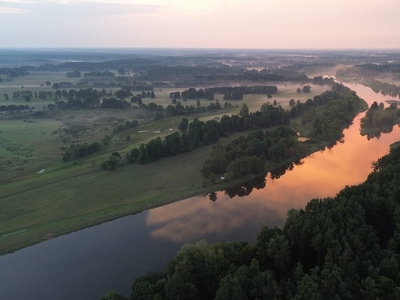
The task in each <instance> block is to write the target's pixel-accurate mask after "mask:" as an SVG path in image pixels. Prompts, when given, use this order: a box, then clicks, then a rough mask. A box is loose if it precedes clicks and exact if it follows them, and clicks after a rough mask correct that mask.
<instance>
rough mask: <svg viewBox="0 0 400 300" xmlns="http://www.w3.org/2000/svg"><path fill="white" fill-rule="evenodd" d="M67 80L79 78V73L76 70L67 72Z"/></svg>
mask: <svg viewBox="0 0 400 300" xmlns="http://www.w3.org/2000/svg"><path fill="white" fill-rule="evenodd" d="M67 77H68V78H79V77H81V72H80V71H78V70H75V71H70V72H67Z"/></svg>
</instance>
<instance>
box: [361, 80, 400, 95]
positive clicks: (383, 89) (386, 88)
mask: <svg viewBox="0 0 400 300" xmlns="http://www.w3.org/2000/svg"><path fill="white" fill-rule="evenodd" d="M365 83H366V85H368V86H369V87H370V88H371V89H372V90H373V91H374V92H375V93H381V94H382V95H384V96H387V95H389V96H391V97H397V96H399V98H400V86H397V85H395V84H392V83H387V82H381V81H379V80H376V79H370V80H367V81H365Z"/></svg>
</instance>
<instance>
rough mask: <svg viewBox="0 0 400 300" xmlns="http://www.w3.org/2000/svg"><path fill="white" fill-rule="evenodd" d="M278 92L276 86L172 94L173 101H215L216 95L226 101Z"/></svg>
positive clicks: (226, 87)
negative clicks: (219, 95) (248, 95)
mask: <svg viewBox="0 0 400 300" xmlns="http://www.w3.org/2000/svg"><path fill="white" fill-rule="evenodd" d="M277 92H278V88H277V87H276V86H262V85H261V86H234V87H232V86H225V87H212V88H205V89H198V90H196V88H189V89H187V90H184V91H183V92H179V91H177V92H171V93H170V94H169V97H170V98H171V99H181V98H182V99H186V100H187V99H207V100H214V94H223V95H224V100H241V99H243V95H244V94H265V95H273V94H276V93H277Z"/></svg>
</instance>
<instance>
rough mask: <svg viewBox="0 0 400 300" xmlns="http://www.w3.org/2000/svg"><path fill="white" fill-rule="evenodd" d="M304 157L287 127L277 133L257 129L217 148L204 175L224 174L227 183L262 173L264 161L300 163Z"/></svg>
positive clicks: (204, 169)
mask: <svg viewBox="0 0 400 300" xmlns="http://www.w3.org/2000/svg"><path fill="white" fill-rule="evenodd" d="M304 154H305V149H304V146H303V144H302V143H301V142H298V141H297V134H296V132H295V131H294V130H293V129H291V128H288V127H283V126H282V127H279V128H277V129H275V130H270V131H266V132H264V131H262V130H256V131H253V132H251V133H249V134H248V136H247V137H244V136H241V137H239V138H237V139H235V140H233V141H232V142H231V143H230V144H228V145H226V146H221V145H219V146H215V147H214V148H213V151H212V153H211V155H210V158H209V159H207V160H206V161H205V162H204V165H203V168H202V174H203V176H204V177H205V178H207V177H208V176H209V174H210V173H215V174H225V176H226V178H227V179H228V180H231V179H233V178H237V177H240V176H244V175H248V174H252V173H253V174H259V173H260V172H262V171H263V169H264V165H265V162H266V161H267V162H278V161H281V160H295V161H296V160H298V159H299V158H301V157H303V155H304Z"/></svg>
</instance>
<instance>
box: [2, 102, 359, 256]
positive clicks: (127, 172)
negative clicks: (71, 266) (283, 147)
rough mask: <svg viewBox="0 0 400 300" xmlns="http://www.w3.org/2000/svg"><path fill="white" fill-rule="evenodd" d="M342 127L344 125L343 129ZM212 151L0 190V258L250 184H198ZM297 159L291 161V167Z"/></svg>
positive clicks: (83, 165) (303, 130) (84, 165)
mask: <svg viewBox="0 0 400 300" xmlns="http://www.w3.org/2000/svg"><path fill="white" fill-rule="evenodd" d="M350 96H351V97H354V95H350ZM357 105H358V108H359V109H358V111H357V112H352V113H351V115H350V116H349V120H351V119H350V117H351V116H355V115H356V114H357V113H358V112H359V111H363V110H365V109H366V108H367V103H365V102H363V103H359V102H358V103H357ZM310 114H311V112H309V113H308V114H305V115H304V116H301V117H300V119H299V120H298V119H296V123H297V125H296V126H295V125H294V123H295V122H293V124H292V125H293V127H294V128H295V129H296V130H297V131H298V132H300V134H301V135H302V136H305V137H307V136H308V134H309V133H310V132H311V131H312V126H314V124H313V122H310V121H309V120H308V121H305V122H303V121H304V120H303V119H302V118H308V117H309V116H310ZM311 115H312V114H311ZM325 117H326V118H327V119H329V120H331V119H334V118H335V117H334V115H332V111H331V112H330V115H327V116H325ZM342 122H343V120H342ZM348 123H349V121H346V122H344V123H343V124H348ZM342 126H343V125H342ZM325 129H326V127H325ZM340 129H341V130H342V131H343V129H344V128H341V127H336V128H335V130H336V131H335V132H334V136H336V137H337V136H340ZM338 133H339V134H338ZM246 134H247V133H246V132H237V133H232V134H230V135H229V136H228V137H226V138H223V139H222V140H221V143H226V144H228V143H230V142H231V141H232V140H233V139H235V138H237V137H238V136H240V135H246ZM337 138H338V137H337ZM326 140H329V141H330V142H327V141H326ZM333 141H334V140H333ZM306 145H307V146H306V148H307V150H306V151H304V155H303V157H305V156H308V155H309V154H311V153H313V152H316V151H320V150H322V149H324V148H325V147H326V146H332V136H325V135H324V134H320V136H318V139H317V140H314V141H312V140H308V141H307V142H306ZM212 147H213V145H209V146H203V147H200V148H198V149H195V150H193V151H191V152H189V153H184V154H180V155H175V156H171V157H167V158H163V159H161V160H159V161H154V162H151V163H147V164H144V165H138V164H132V165H125V166H124V167H121V168H118V169H117V170H115V171H113V172H109V171H104V170H102V169H101V168H99V166H98V165H97V164H96V161H95V159H96V160H97V161H102V160H104V158H105V157H106V156H107V154H101V155H99V156H96V157H91V158H90V159H88V160H78V161H74V162H72V163H59V164H57V165H55V166H51V167H49V168H47V167H46V169H45V170H46V171H45V172H39V173H37V174H36V175H35V176H32V177H30V178H27V179H25V180H21V181H17V182H13V183H8V184H4V185H2V186H1V189H0V199H1V200H0V204H1V207H2V213H1V217H2V222H1V224H0V241H1V245H0V253H1V254H4V253H8V252H12V251H15V250H17V249H20V248H23V247H26V246H28V245H31V244H35V243H38V242H40V241H43V240H46V239H49V238H53V237H55V236H59V235H62V234H66V233H69V232H72V231H76V230H80V229H83V228H86V227H90V226H93V225H96V224H99V223H103V222H106V221H110V220H113V219H117V218H120V217H123V216H126V215H130V214H135V213H139V212H141V211H144V210H148V209H150V208H154V207H158V206H162V205H166V204H169V203H172V202H176V201H179V200H182V199H186V198H188V197H192V196H195V195H201V194H203V195H204V194H207V193H210V192H212V191H216V190H222V189H224V188H227V187H229V186H231V185H235V184H238V183H241V182H244V181H246V180H248V179H250V178H249V177H244V178H239V179H237V180H234V181H231V182H226V181H225V180H222V179H220V180H218V181H217V182H216V183H215V184H213V185H211V184H210V181H209V180H204V179H203V178H202V176H201V172H200V170H201V168H202V166H203V163H204V161H205V159H206V158H208V157H209V155H210V152H211V149H212ZM300 158H301V157H296V161H297V160H298V159H300ZM291 162H292V161H287V160H283V161H279V162H277V163H272V164H269V165H268V170H264V171H265V172H267V171H270V170H274V169H276V168H279V167H281V166H283V165H286V164H288V163H291Z"/></svg>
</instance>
